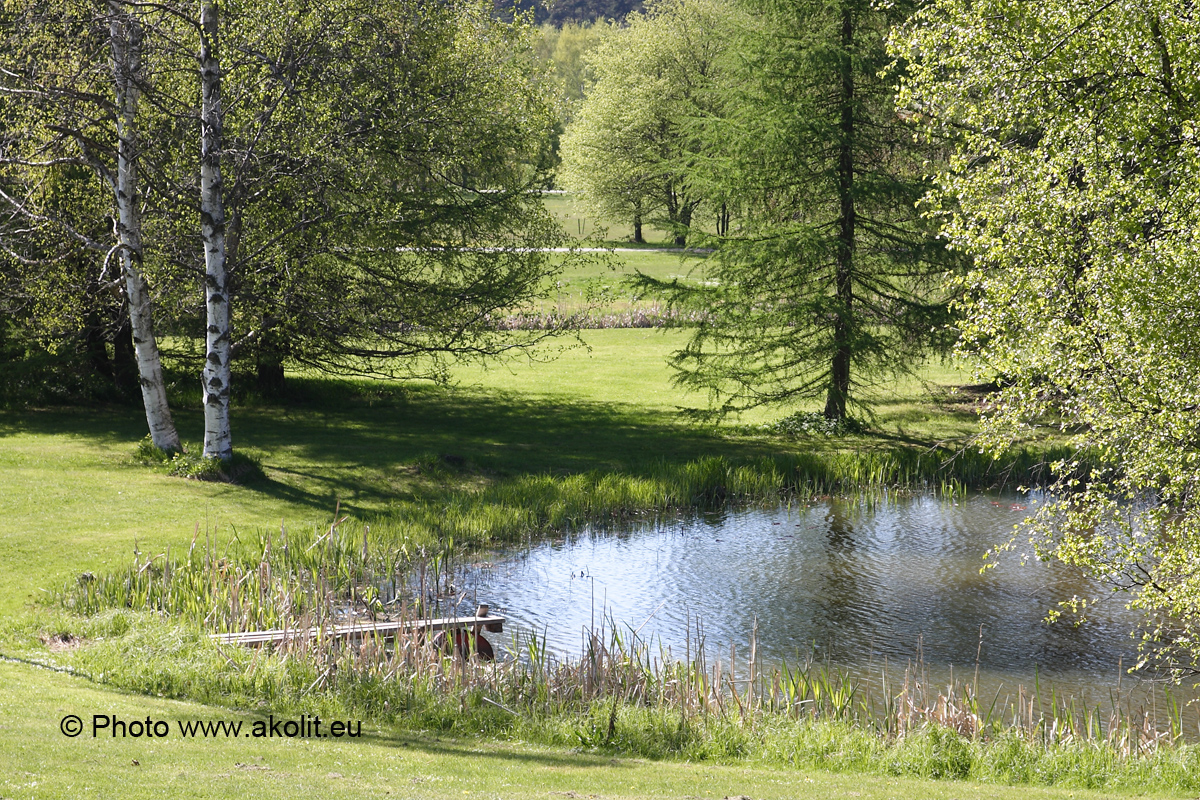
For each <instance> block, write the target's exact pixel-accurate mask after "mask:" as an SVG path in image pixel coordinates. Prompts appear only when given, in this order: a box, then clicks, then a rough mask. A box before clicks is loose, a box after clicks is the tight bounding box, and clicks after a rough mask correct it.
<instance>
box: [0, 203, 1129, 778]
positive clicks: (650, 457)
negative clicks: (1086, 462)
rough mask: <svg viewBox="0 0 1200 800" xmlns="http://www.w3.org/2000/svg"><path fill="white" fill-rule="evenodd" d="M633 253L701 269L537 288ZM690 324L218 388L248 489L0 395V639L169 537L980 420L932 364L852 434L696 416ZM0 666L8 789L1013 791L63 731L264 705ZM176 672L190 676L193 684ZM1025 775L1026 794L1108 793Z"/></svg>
mask: <svg viewBox="0 0 1200 800" xmlns="http://www.w3.org/2000/svg"><path fill="white" fill-rule="evenodd" d="M564 213H565V212H564ZM634 270H640V271H642V272H645V273H647V274H650V275H652V276H654V277H657V278H660V279H671V278H673V277H676V276H682V277H686V278H687V279H690V280H696V279H699V278H701V277H702V275H703V262H702V260H700V259H690V260H684V259H683V257H682V256H681V255H680V254H677V253H667V252H654V251H640V252H634V253H624V252H622V253H617V254H613V255H611V256H604V257H603V258H597V259H590V258H589V259H583V260H581V261H579V262H577V263H576V264H575V265H574V266H573V271H569V272H568V273H566V274H564V275H563V276H562V279H561V281H560V286H559V287H556V288H557V289H558V291H559V296H558V299H557V300H556V301H555V302H556V303H559V304H560V305H561V306H562V307H563V308H564V309H567V310H574V309H578V308H583V307H585V306H587V305H588V304H590V303H595V302H599V303H600V304H602V305H604V306H605V307H609V308H611V307H614V306H619V305H620V304H622V303H624V304H633V303H636V302H642V301H641V300H640V299H638V298H634V297H633V296H632V295H631V293H630V290H629V288H628V286H627V285H626V283H625V282H624V281H625V278H626V277H627V276H628V275H629V274H630V273H631V272H632V271H634ZM596 298H599V301H597V300H596ZM686 336H687V331H686V330H666V331H664V330H654V329H597V330H585V331H582V332H581V334H580V337H579V340H577V341H576V340H569V339H564V340H560V341H558V342H556V343H552V344H550V345H548V346H546V347H544V348H543V349H541V350H539V351H537V352H536V353H533V354H530V356H529V357H522V358H518V359H515V360H512V361H509V362H507V363H503V364H492V365H489V366H487V367H484V366H480V365H462V366H459V367H456V368H454V370H453V371H452V383H451V385H450V386H436V385H432V384H429V383H407V384H401V383H394V382H371V381H336V380H330V379H326V378H320V377H318V376H313V375H304V374H299V373H297V374H291V375H290V376H289V381H290V384H291V388H290V390H289V396H288V397H287V400H286V402H266V401H261V400H256V399H253V398H249V399H246V400H243V401H241V402H239V403H236V404H235V411H234V437H235V447H236V448H237V449H238V451H239V452H240V453H242V454H245V455H247V456H249V457H250V458H252V459H253V460H254V461H256V462H257V463H258V464H259V465H261V468H262V471H263V473H264V476H263V477H262V478H260V479H255V480H250V481H247V482H245V483H244V484H243V485H233V484H227V483H206V482H199V481H190V480H182V479H180V478H177V477H172V476H170V475H168V474H166V470H165V469H163V468H162V467H154V466H147V465H146V464H144V463H141V462H139V461H138V459H137V458H136V457H135V452H136V449H137V443H138V442H139V440H141V439H142V437H143V436H144V432H145V420H144V418H143V417H142V415H141V413H140V410H139V409H137V408H133V407H128V406H110V407H91V408H66V407H54V408H38V409H25V410H7V411H0V585H3V586H4V587H5V590H4V592H3V593H2V594H0V653H3V654H7V655H12V654H14V653H19V654H21V655H22V657H31V658H33V659H35V660H45V659H55V658H56V656H54V654H53V653H50V652H48V650H47V647H48V646H49V645H44V644H41V643H39V639H38V635H39V633H44V631H42V628H43V626H49V627H47V630H50V629H51V628H53V627H54V625H55V624H56V623H54V622H53V620H54V619H55V614H56V613H61V612H54V611H51V610H33V611H31V610H30V608H31V605H30V604H31V603H37V602H38V601H45V600H46V599H47V598H49V597H50V596H51V594H52V593H53V592H55V591H56V590H58V589H60V588H61V587H63V586H64V585H66V584H68V583H70V582H73V581H74V580H75V579H76V577H77V576H79V575H80V574H81V573H85V572H91V573H95V574H97V575H103V574H106V573H113V572H118V571H120V570H121V569H123V568H127V567H128V565H129V564H130V562H131V559H132V557H133V554H134V551H135V549H136V550H137V551H139V552H141V553H142V554H143V557H145V556H146V555H150V554H156V553H160V552H163V551H164V550H165V549H166V548H168V547H171V548H174V549H176V551H177V552H178V551H179V550H181V549H186V548H187V547H188V546H189V544H190V543H191V542H192V541H193V540H194V539H199V540H200V541H208V540H209V539H211V540H212V541H213V542H214V543H215V544H216V546H218V547H220V546H221V543H223V542H227V541H228V540H229V539H230V538H231V537H234V536H238V537H245V538H247V539H254V538H256V537H257V535H258V532H259V531H278V530H279V529H280V527H281V526H285V527H287V528H288V529H289V530H296V529H304V528H309V529H311V528H313V527H315V526H322V525H328V523H329V521H330V520H331V519H333V518H334V515H335V513H341V514H346V515H350V516H353V517H355V518H358V519H361V520H382V521H384V522H386V521H387V520H389V519H390V520H393V521H394V520H402V521H403V520H406V519H408V517H405V516H404V514H406V513H409V510H411V509H413V508H423V509H425V512H423V513H428V511H429V509H432V510H433V512H434V513H437V512H438V508H439V505H438V504H441V503H444V502H445V501H446V498H448V497H458V496H461V497H473V498H477V499H478V502H479V503H488V502H492V501H491V500H489V499H488V498H491V497H502V496H505V495H504V492H505V491H506V487H518V489H520V491H515V492H514V493H512V494H511V496H513V497H526V495H524V494H521V492H524V491H525V489H524V488H520V487H526V486H528V485H533V484H537V485H547V486H550V489H551V490H552V491H551V492H550V495H547V496H550V497H552V500H553V502H554V503H559V500H560V499H563V498H565V500H564V501H569V500H570V498H569V497H566V496H565V495H561V497H560V495H555V494H554V492H560V491H562V490H561V486H560V485H565V484H566V483H567V482H569V481H572V480H574V479H575V478H580V479H581V480H580V481H576V482H575V483H574V484H572V485H577V486H579V487H582V488H579V489H577V492H582V493H590V492H592V491H593V490H594V489H595V485H596V482H597V481H599V482H601V483H606V485H607V484H614V485H615V484H618V483H620V481H625V482H626V483H628V484H638V485H640V484H643V483H644V484H652V483H653V482H654V481H655V480H659V479H662V478H663V476H666V478H665V480H667V481H668V482H669V481H670V480H671V479H673V477H674V476H675V474H676V473H681V474H682V473H688V472H689V471H693V472H694V471H695V470H694V469H693V467H694V466H695V465H696V464H698V463H700V464H703V463H710V462H705V459H724V460H725V461H724V462H723V463H728V464H733V465H738V464H743V465H750V464H755V463H766V462H767V461H770V460H771V459H779V458H801V457H804V458H807V457H809V456H812V457H814V458H817V459H818V460H820V459H821V458H824V457H826V456H828V457H829V458H830V459H833V460H836V459H837V458H840V457H841V456H844V455H849V456H851V457H852V458H850V459H849V461H853V457H858V456H861V455H863V454H867V455H870V454H872V453H876V452H879V453H886V452H891V451H892V450H894V449H901V450H907V451H914V452H915V451H923V450H925V449H927V448H929V447H931V446H933V445H935V444H938V443H950V444H952V445H953V446H963V445H965V443H966V441H967V439H968V437H969V436H970V435H971V433H972V432H973V430H974V427H975V411H974V406H973V402H974V401H975V398H974V397H973V396H972V395H969V394H965V395H961V396H960V395H955V394H953V393H952V387H954V386H957V385H960V384H964V383H967V382H968V381H969V379H968V377H967V376H966V375H965V374H964V373H962V372H959V371H957V370H955V369H953V368H951V367H949V366H946V365H944V364H941V363H940V362H936V361H935V362H930V363H928V364H926V365H924V366H923V367H922V369H920V370H919V371H918V374H917V375H916V376H908V377H905V378H902V379H899V380H896V381H889V382H886V383H883V384H880V385H879V386H876V387H873V388H872V389H871V390H870V393H871V394H870V399H871V401H872V403H873V405H874V408H875V412H876V417H875V418H874V419H873V420H872V421H871V430H870V431H869V432H868V433H866V434H863V435H856V436H848V437H841V438H825V437H820V436H816V437H809V438H799V439H788V438H782V437H780V436H778V435H775V434H773V433H770V432H768V431H766V430H764V426H765V425H767V424H768V423H771V422H773V421H774V420H776V419H778V418H780V417H782V416H784V415H786V414H788V413H790V412H792V411H795V410H797V409H771V410H765V409H758V410H754V411H750V412H747V413H745V414H743V415H741V416H740V417H736V418H729V419H726V420H724V421H722V422H721V423H719V424H714V425H707V426H699V425H696V424H692V423H690V422H688V421H686V420H685V418H684V417H683V415H682V414H681V409H682V408H686V407H690V406H703V405H704V403H705V398H704V397H697V396H693V395H688V394H686V393H684V392H682V391H681V390H680V389H679V388H678V387H677V386H675V385H674V384H673V383H672V381H671V370H670V368H669V367H668V366H667V365H666V360H667V359H668V357H669V356H670V354H671V352H672V351H674V350H675V349H677V348H678V347H679V346H681V344H682V343H683V341H684V340H685V337H686ZM184 380H186V381H190V380H191V378H190V377H186V378H184ZM195 405H196V404H195V403H194V402H192V403H190V404H188V405H182V404H180V405H178V406H177V409H176V421H177V423H178V426H179V429H180V432H181V434H182V436H183V438H184V439H185V440H187V441H191V442H196V441H199V439H200V438H201V434H202V420H201V418H200V416H199V414H198V413H197V411H196V410H195V407H194V406H195ZM815 408H816V406H815V405H813V406H811V407H810V408H809V409H808V410H812V409H815ZM799 410H805V409H799ZM849 461H847V463H849ZM839 463H841V462H839ZM447 465H452V466H450V467H447ZM749 469H750V471H751V472H753V468H752V467H751V468H749ZM608 477H613V478H614V480H613V481H608V480H607V478H608ZM618 479H619V480H618ZM589 481H592V482H591V483H589ZM639 482H640V483H639ZM489 493H491V494H489ZM404 524H408V523H404ZM379 527H380V528H381V529H383V528H384V527H385V525H384V524H382V523H381V524H380V526H379ZM42 638H45V637H44V636H43V637H42ZM163 641H166V639H164V640H163ZM155 647H156V649H155V651H154V652H149V651H147V652H145V653H144V654H142V655H138V654H137V653H134V654H133V655H131V656H124V655H120V656H118V657H121V658H129V659H134V660H136V659H138V658H141V657H142V656H144V657H145V658H146V659H147V664H149V665H150V666H149V667H146V668H147V669H156V668H157V667H154V665H155V664H158V663H160V662H159V661H155V660H154V659H162V661H161V664H162V665H163V669H164V670H167V671H169V670H171V669H173V668H175V667H178V668H179V674H180V675H186V674H188V672H187V669H189V668H191V667H189V666H187V665H183V664H173V662H172V660H171V659H172V658H173V657H174V655H173V652H172V649H171V648H170V647H169V646H167V645H162V646H157V645H156V646H155ZM118 652H119V651H118ZM209 655H211V653H210V654H209ZM180 658H184V656H180ZM60 660H61V659H60ZM143 666H144V665H143ZM191 666H194V665H191ZM185 667H186V668H185ZM0 683H2V684H3V685H5V686H6V692H5V693H3V695H0V707H2V709H3V715H2V716H3V719H2V720H0V725H3V726H4V729H5V734H4V736H2V737H0V763H3V764H6V765H11V766H9V767H7V768H6V769H5V770H0V776H2V777H0V781H7V782H6V783H0V797H5V798H7V797H10V796H11V797H79V796H93V795H98V796H114V797H116V796H120V797H140V796H150V795H157V794H159V793H161V791H163V790H164V789H166V790H168V791H171V792H172V793H174V794H178V795H180V796H185V797H186V796H206V797H207V796H223V795H230V796H233V795H237V796H250V797H275V796H300V797H305V796H317V795H327V794H329V793H338V794H342V793H346V794H359V795H370V796H375V795H379V794H384V793H389V792H390V793H391V794H397V795H400V796H411V797H450V796H454V797H462V796H465V795H468V794H470V795H485V796H489V797H529V796H535V795H536V796H545V795H547V794H550V795H555V794H558V795H561V796H596V795H598V796H604V797H629V798H640V797H652V796H654V797H659V796H673V797H726V796H728V797H739V796H750V797H754V798H767V797H796V796H815V797H840V796H846V797H867V798H884V797H908V796H923V797H1014V796H1016V794H1017V791H1018V790H1012V789H1007V788H998V787H993V786H983V785H976V784H970V783H964V782H954V783H936V782H934V783H930V782H914V781H910V780H908V779H903V778H899V777H880V776H862V775H854V776H851V777H845V776H838V775H833V774H828V773H823V772H811V771H807V770H805V769H794V768H793V769H786V770H783V769H779V768H777V767H771V766H767V765H759V764H756V763H751V762H738V763H733V764H726V765H721V764H713V763H705V764H702V765H690V764H683V763H657V762H646V761H640V760H636V759H627V758H621V757H619V756H614V755H613V754H611V753H608V754H598V753H595V752H575V751H568V750H566V749H562V748H560V749H544V748H537V747H533V746H530V745H528V744H522V743H516V742H510V741H493V740H490V739H488V738H487V737H484V738H479V739H470V740H467V741H449V740H443V739H440V738H439V737H438V736H437V735H434V734H432V733H430V734H420V733H414V732H413V731H412V730H411V729H409V730H408V731H407V732H406V733H401V732H399V730H398V729H397V730H391V729H380V728H379V727H378V725H375V726H374V727H372V728H371V729H370V732H369V734H368V735H367V736H365V737H364V738H363V739H362V740H361V741H355V742H353V743H351V742H337V743H334V742H320V741H317V742H294V741H291V740H288V741H262V742H260V741H257V740H247V741H245V742H238V743H236V744H234V743H231V742H224V741H222V742H216V741H183V740H181V739H178V738H176V739H169V740H164V741H155V742H151V741H149V740H141V741H116V742H113V741H101V740H90V739H86V738H85V737H81V738H80V739H78V740H74V739H68V738H65V737H63V736H62V735H61V734H60V733H59V732H58V730H57V726H58V720H59V719H61V717H62V715H63V714H66V713H76V714H79V715H80V716H82V717H87V718H90V715H91V714H93V713H110V714H118V715H122V716H124V715H128V716H129V717H130V718H134V717H136V718H145V716H146V715H147V714H150V715H152V716H155V717H156V718H157V717H162V718H165V719H170V720H172V724H174V721H175V720H177V719H218V718H239V719H246V720H253V719H256V718H258V717H256V716H254V715H253V714H247V713H245V712H242V711H231V710H230V709H226V708H214V707H208V706H203V705H198V704H195V703H185V702H177V701H173V700H167V699H163V698H159V697H146V696H141V695H132V694H124V693H121V692H119V691H115V690H114V689H113V688H111V687H106V686H102V685H94V684H91V683H88V682H86V681H83V680H81V679H80V678H77V677H71V676H67V675H64V674H61V673H56V672H50V671H46V670H43V669H39V668H37V667H35V666H32V665H30V664H27V663H13V662H10V663H0ZM214 686H215V684H214V685H213V686H209V687H207V688H206V689H205V691H210V690H214ZM178 691H179V692H180V693H181V694H182V695H186V694H187V693H188V691H189V689H188V688H187V687H186V686H184V687H183V688H182V689H178ZM296 702H297V698H292V700H291V701H290V703H291V705H292V706H294V705H295V703H296ZM262 713H267V714H269V713H270V708H269V707H268V708H263V709H262ZM1019 791H1020V794H1021V796H1022V797H1047V798H1049V797H1080V798H1085V797H1101V796H1110V795H1099V794H1090V793H1087V792H1081V791H1078V790H1073V791H1071V792H1068V791H1057V790H1041V789H1029V788H1024V789H1021V790H1019Z"/></svg>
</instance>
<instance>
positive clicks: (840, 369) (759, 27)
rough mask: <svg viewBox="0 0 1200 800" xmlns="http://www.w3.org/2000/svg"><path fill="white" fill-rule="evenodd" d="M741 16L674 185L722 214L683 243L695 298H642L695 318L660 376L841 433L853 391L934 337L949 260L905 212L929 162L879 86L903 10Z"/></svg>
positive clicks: (779, 9) (942, 334)
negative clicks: (724, 70) (707, 197)
mask: <svg viewBox="0 0 1200 800" xmlns="http://www.w3.org/2000/svg"><path fill="white" fill-rule="evenodd" d="M749 10H750V17H749V20H748V22H746V23H745V24H744V25H742V26H741V30H740V36H739V44H740V47H738V48H737V52H738V60H737V62H736V63H735V64H734V65H732V66H731V69H736V70H737V71H736V77H735V78H734V79H733V80H732V81H730V82H729V84H728V89H727V90H725V93H726V96H725V99H724V102H723V103H722V104H720V105H717V104H714V108H717V109H718V113H715V114H713V115H711V116H708V117H701V118H698V119H697V120H696V122H695V124H694V129H695V133H694V135H696V136H697V137H699V138H701V139H702V140H703V141H704V142H705V145H706V146H705V147H704V149H703V151H702V152H703V156H704V157H703V158H698V159H696V160H695V162H694V164H693V165H692V171H691V173H690V174H691V175H694V176H696V178H695V179H696V180H705V181H707V182H708V184H709V186H710V188H709V189H707V190H706V191H707V192H708V193H710V194H716V193H718V192H719V194H720V196H721V198H722V200H723V201H724V202H725V203H727V204H730V205H732V206H733V207H736V208H737V209H739V211H738V215H737V217H736V219H732V220H730V221H729V223H727V224H729V227H728V228H726V229H725V230H722V231H721V233H722V234H723V235H717V236H709V237H700V238H698V239H697V240H698V241H704V242H706V243H707V244H708V245H710V246H711V247H713V248H714V249H715V252H714V253H713V255H712V256H711V257H710V258H709V259H708V263H707V264H706V266H705V268H704V269H705V278H707V283H706V285H703V286H697V285H695V284H686V285H685V284H675V285H674V286H670V287H663V286H658V287H657V288H659V289H663V288H666V289H667V290H669V292H670V295H671V296H672V298H673V302H675V303H678V304H683V305H694V306H697V307H699V308H701V309H703V310H704V311H705V315H704V318H703V321H702V322H701V323H700V324H699V325H698V326H697V327H695V328H694V329H693V334H692V337H691V340H690V341H689V342H688V344H687V345H686V346H685V347H684V348H683V349H681V350H680V351H679V352H677V353H676V354H675V356H674V359H673V363H674V365H675V367H676V368H677V369H678V370H679V373H678V376H677V379H678V380H679V382H680V383H681V384H682V385H684V386H687V387H689V388H692V389H696V390H703V391H707V392H709V393H710V395H711V398H712V403H711V406H710V409H709V412H708V413H718V414H720V413H727V412H731V411H738V410H742V409H746V408H750V407H755V406H760V405H766V404H772V405H786V404H796V403H799V402H803V401H806V400H812V399H821V400H823V401H824V416H825V417H827V418H828V419H830V420H842V419H845V418H846V417H847V416H848V414H849V411H850V408H851V405H852V403H853V402H854V401H855V399H856V398H857V396H858V395H857V393H858V390H859V389H860V388H861V387H862V386H863V385H864V384H866V383H869V382H870V381H871V380H875V379H878V378H879V377H880V376H884V375H888V374H892V373H896V372H901V371H903V370H905V369H907V368H909V367H910V366H911V365H912V364H913V363H915V362H916V361H917V360H919V359H921V358H922V357H924V356H925V355H926V354H927V353H928V351H929V348H930V347H931V346H935V345H943V344H944V341H943V340H944V339H945V338H946V337H947V335H948V333H947V331H946V323H947V320H948V312H947V300H948V294H947V291H946V289H945V284H944V278H945V277H946V275H947V272H948V270H949V269H951V267H952V262H951V260H950V259H948V258H947V256H946V253H945V252H944V250H943V248H942V247H941V245H940V244H939V243H938V241H937V240H936V238H935V234H936V228H935V226H934V225H932V224H931V223H930V222H929V221H928V220H926V219H925V218H924V216H923V215H922V213H921V212H920V211H919V210H918V208H917V203H918V201H919V200H920V199H921V197H922V196H923V194H924V193H925V191H926V189H927V188H928V184H927V182H926V181H925V179H924V174H925V172H926V171H927V166H926V162H927V160H928V159H930V158H931V157H933V156H934V155H935V154H936V151H935V150H933V149H932V148H927V147H925V146H923V145H918V144H916V143H915V142H914V141H913V129H912V128H911V126H909V125H908V124H907V123H906V122H905V120H904V119H902V118H901V117H900V116H899V115H897V112H896V108H895V105H894V97H895V81H896V79H895V71H894V70H893V71H892V72H891V73H888V74H887V75H884V74H882V73H883V71H884V69H885V68H887V67H888V66H889V64H890V62H891V58H890V57H889V56H888V54H887V51H886V45H885V43H886V37H887V35H888V31H889V29H890V28H891V26H892V25H894V24H896V23H897V22H901V21H903V20H904V18H905V16H906V13H907V10H908V9H907V6H906V4H903V3H897V4H888V5H887V6H886V7H885V6H879V5H877V4H873V3H870V2H867V0H835V1H830V2H824V1H823V0H760V1H758V2H752V3H750V4H749ZM902 68H903V67H902V65H898V66H897V69H902ZM722 227H723V228H724V226H722Z"/></svg>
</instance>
